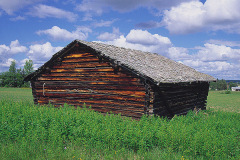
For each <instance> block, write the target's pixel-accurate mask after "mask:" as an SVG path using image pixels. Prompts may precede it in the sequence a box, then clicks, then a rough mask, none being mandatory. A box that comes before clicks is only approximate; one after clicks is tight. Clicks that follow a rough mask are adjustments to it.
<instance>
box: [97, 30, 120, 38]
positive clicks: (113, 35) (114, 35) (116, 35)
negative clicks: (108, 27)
mask: <svg viewBox="0 0 240 160" xmlns="http://www.w3.org/2000/svg"><path fill="white" fill-rule="evenodd" d="M120 35H121V33H120V31H119V28H115V27H113V32H112V33H109V32H104V33H102V34H100V35H99V36H98V37H97V39H99V40H103V41H112V40H114V39H117V38H119V36H120Z"/></svg>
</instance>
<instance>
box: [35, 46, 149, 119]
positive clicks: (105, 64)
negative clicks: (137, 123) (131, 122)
mask: <svg viewBox="0 0 240 160" xmlns="http://www.w3.org/2000/svg"><path fill="white" fill-rule="evenodd" d="M31 82H32V88H33V95H34V102H35V104H49V103H51V104H53V105H55V106H60V105H63V104H64V103H67V104H71V105H74V106H83V104H84V103H86V105H87V106H90V105H91V108H92V109H94V110H95V111H99V112H104V113H106V112H112V113H115V114H118V113H121V114H122V115H124V116H131V117H135V118H140V117H141V116H142V115H143V114H144V113H145V112H146V108H145V107H144V106H145V98H146V97H145V92H146V89H145V86H144V84H143V83H142V82H141V80H140V79H139V78H138V77H136V76H134V75H133V74H131V73H130V72H127V71H126V70H124V69H122V68H118V67H115V66H114V65H113V64H111V62H110V61H108V60H106V59H102V58H101V59H99V57H98V55H97V54H96V53H93V52H92V51H91V50H88V49H87V48H75V49H72V50H71V51H69V54H67V55H66V56H64V57H63V58H59V60H58V61H57V62H55V63H54V64H52V66H50V67H49V68H48V69H47V70H46V71H45V72H44V73H42V74H40V75H39V76H38V77H37V78H36V79H35V80H34V81H31Z"/></svg>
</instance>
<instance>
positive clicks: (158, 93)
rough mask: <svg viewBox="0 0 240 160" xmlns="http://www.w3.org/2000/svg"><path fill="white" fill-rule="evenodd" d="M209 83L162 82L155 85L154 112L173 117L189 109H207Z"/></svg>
mask: <svg viewBox="0 0 240 160" xmlns="http://www.w3.org/2000/svg"><path fill="white" fill-rule="evenodd" d="M208 89H209V83H208V82H201V83H200V82H198V83H197V82H195V83H182V84H181V83H178V84H161V85H160V86H158V87H155V92H154V103H153V104H154V106H153V108H154V114H156V115H159V116H167V117H173V116H174V115H180V114H186V113H187V112H188V111H189V110H193V109H194V108H196V109H202V110H204V109H206V107H205V106H206V100H207V96H208Z"/></svg>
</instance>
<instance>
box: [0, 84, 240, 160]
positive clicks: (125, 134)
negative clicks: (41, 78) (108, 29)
mask: <svg viewBox="0 0 240 160" xmlns="http://www.w3.org/2000/svg"><path fill="white" fill-rule="evenodd" d="M239 99H240V93H237V92H231V94H224V92H215V91H214V92H213V91H211V92H210V93H209V97H208V104H207V110H206V111H200V112H197V113H196V112H189V113H188V114H187V115H186V116H176V117H174V118H173V119H171V120H169V119H165V118H160V117H146V116H144V117H142V119H141V120H139V121H136V120H133V119H131V118H127V117H121V116H120V115H112V114H107V115H102V114H99V113H97V112H94V111H92V110H89V109H88V108H87V107H82V108H80V107H79V108H77V109H75V108H73V107H71V106H68V105H65V106H63V107H60V108H54V107H53V106H38V105H34V104H33V100H32V94H31V89H18V88H0V145H1V147H0V157H1V159H78V160H84V159H166V160H167V159H169V160H172V159H178V160H186V159H187V160H190V159H192V160H193V159H194V160H195V159H201V160H205V159H240V114H239V108H240V106H239Z"/></svg>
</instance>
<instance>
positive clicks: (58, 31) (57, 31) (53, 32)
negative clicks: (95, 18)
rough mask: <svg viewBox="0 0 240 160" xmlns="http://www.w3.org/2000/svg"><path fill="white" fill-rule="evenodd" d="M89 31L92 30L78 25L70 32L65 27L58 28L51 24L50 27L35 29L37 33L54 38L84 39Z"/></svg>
mask: <svg viewBox="0 0 240 160" xmlns="http://www.w3.org/2000/svg"><path fill="white" fill-rule="evenodd" d="M89 32H92V30H91V29H89V28H87V27H81V26H79V27H77V29H76V30H75V31H72V32H70V31H68V30H66V29H62V28H59V27H58V26H53V27H52V28H51V29H47V30H40V31H37V34H38V35H48V36H50V37H51V38H53V39H54V40H74V39H81V40H86V39H87V38H88V33H89Z"/></svg>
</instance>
